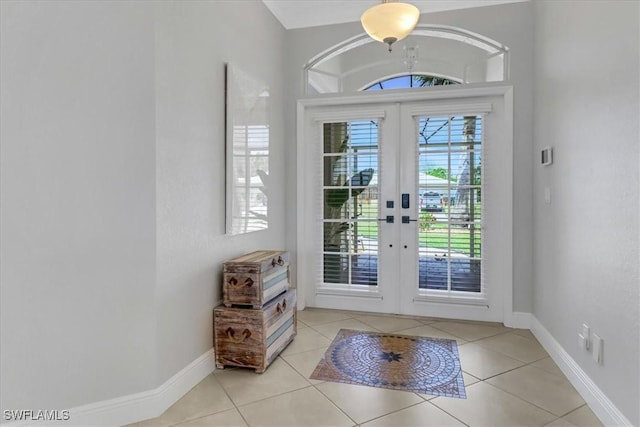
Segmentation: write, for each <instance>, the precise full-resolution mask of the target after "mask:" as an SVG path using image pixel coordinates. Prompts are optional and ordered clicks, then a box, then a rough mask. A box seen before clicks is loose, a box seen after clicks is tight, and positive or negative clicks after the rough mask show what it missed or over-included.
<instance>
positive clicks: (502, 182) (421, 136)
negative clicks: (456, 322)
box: [298, 96, 511, 321]
mask: <svg viewBox="0 0 640 427" xmlns="http://www.w3.org/2000/svg"><path fill="white" fill-rule="evenodd" d="M504 116H505V114H504V105H503V100H502V97H501V96H485V97H479V98H461V99H446V100H432V101H429V102H425V101H420V102H411V101H406V102H393V103H384V102H382V103H371V104H367V105H350V106H347V105H332V106H318V107H314V108H310V109H308V111H306V113H305V114H304V126H303V132H302V134H301V136H302V139H303V141H304V146H299V150H301V153H299V154H300V158H301V159H302V163H303V165H304V171H302V172H303V174H300V173H299V180H300V181H302V182H300V186H299V189H298V190H299V191H298V197H299V199H301V200H299V208H300V212H299V215H298V222H299V224H298V229H299V233H302V234H301V235H300V234H299V253H300V254H302V256H301V257H300V256H299V259H300V261H302V262H300V263H299V265H300V266H301V267H303V268H305V269H307V270H309V271H312V272H313V274H312V275H311V277H313V279H312V280H306V281H305V280H304V279H303V280H300V278H301V277H302V275H304V276H305V277H308V276H306V273H305V272H302V271H299V272H298V277H299V281H300V282H301V284H302V285H303V286H304V287H305V295H306V296H305V301H306V303H307V304H308V305H311V306H317V307H326V308H339V309H349V310H359V311H373V312H384V313H401V314H414V315H423V316H438V317H455V318H468V319H478V320H494V321H500V320H502V318H503V305H502V302H503V299H504V297H505V292H504V289H505V288H506V287H507V286H511V284H510V274H511V270H510V248H511V240H510V239H511V237H510V236H511V230H510V224H509V222H508V221H505V220H504V219H505V216H507V214H506V213H507V212H510V211H511V194H510V191H511V190H510V188H511V168H510V164H511V157H510V155H509V154H508V153H510V152H511V149H510V141H508V140H507V138H506V136H505V135H506V133H505V128H504V118H505V117H504ZM506 146H509V149H505V147H506ZM505 153H507V155H506V156H505ZM299 166H300V165H299ZM301 220H302V221H303V223H301ZM300 237H302V238H300ZM506 252H509V255H508V256H507V258H508V259H507V258H504V256H505V253H506ZM505 261H508V262H509V265H505Z"/></svg>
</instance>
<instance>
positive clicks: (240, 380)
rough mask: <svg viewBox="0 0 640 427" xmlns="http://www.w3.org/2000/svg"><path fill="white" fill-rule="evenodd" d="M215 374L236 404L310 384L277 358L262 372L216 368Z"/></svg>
mask: <svg viewBox="0 0 640 427" xmlns="http://www.w3.org/2000/svg"><path fill="white" fill-rule="evenodd" d="M215 375H216V377H217V378H218V381H219V382H220V384H221V385H222V387H224V389H225V391H226V392H227V394H228V395H229V397H231V400H233V402H234V403H235V404H236V405H244V404H246V403H249V402H255V401H256V400H260V399H265V398H267V397H271V396H275V395H278V394H282V393H286V392H288V391H292V390H297V389H300V388H303V387H307V386H309V385H310V383H309V381H307V380H306V379H305V378H304V377H303V376H302V375H300V374H299V373H298V372H296V370H295V369H293V368H292V367H291V366H289V365H288V364H287V363H285V361H284V360H281V359H280V358H277V359H276V360H274V362H273V363H272V364H271V365H270V366H269V367H268V368H267V370H266V371H265V372H264V373H263V374H256V373H255V372H254V371H253V370H252V369H233V370H216V371H215Z"/></svg>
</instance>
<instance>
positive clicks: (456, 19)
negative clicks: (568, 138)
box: [286, 2, 533, 312]
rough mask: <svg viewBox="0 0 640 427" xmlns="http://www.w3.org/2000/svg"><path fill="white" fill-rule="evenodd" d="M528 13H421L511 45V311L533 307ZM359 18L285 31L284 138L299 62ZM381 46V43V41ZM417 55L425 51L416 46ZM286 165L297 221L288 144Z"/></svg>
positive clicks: (352, 29) (290, 210) (424, 19)
mask: <svg viewBox="0 0 640 427" xmlns="http://www.w3.org/2000/svg"><path fill="white" fill-rule="evenodd" d="M532 15H533V13H532V6H531V3H529V2H526V3H515V4H506V5H499V6H488V7H478V8H473V9H466V10H456V11H448V12H440V13H432V14H427V15H422V16H421V18H420V22H421V23H430V24H436V25H450V26H454V27H460V28H464V29H467V30H470V31H473V32H476V33H479V34H482V35H484V36H486V37H489V38H491V39H493V40H496V41H499V42H501V43H503V44H505V45H506V46H508V47H509V48H510V49H511V52H510V55H511V64H512V66H511V80H510V82H508V83H509V84H512V85H513V86H514V115H515V116H514V126H515V134H514V159H513V169H514V191H513V202H514V227H513V240H514V242H513V247H514V253H513V259H514V274H513V276H514V277H513V280H514V295H513V307H514V311H520V312H531V310H532V307H533V306H532V281H531V277H532V274H533V271H532V263H531V259H532V251H533V246H532V238H533V225H532V224H533V215H532V201H531V198H532V189H531V180H532V166H531V165H532V163H533V160H532V136H531V135H532V123H531V117H532V96H533V92H532V68H533V63H532V56H533V55H532V43H533V21H532V19H533V16H532ZM363 32H364V31H363V29H362V26H361V25H360V23H350V24H340V25H328V26H322V27H313V28H306V29H298V30H290V31H289V32H288V33H287V44H288V48H287V57H288V61H287V63H288V66H287V70H286V72H287V75H288V78H287V81H288V82H289V86H287V88H286V90H287V95H288V97H289V98H290V99H291V100H292V102H291V103H290V104H289V105H287V108H288V109H287V111H286V117H287V120H290V122H288V126H287V132H288V134H287V139H290V140H292V141H295V136H294V135H295V104H294V103H293V100H295V99H298V98H301V97H304V95H303V94H304V92H303V88H304V83H303V81H302V76H303V73H302V67H303V66H304V64H305V63H306V62H307V61H308V60H309V59H310V58H312V57H314V56H315V55H317V54H318V53H320V52H322V51H324V50H326V49H328V48H329V47H331V46H333V45H335V44H337V43H339V42H341V41H343V40H346V39H347V38H350V37H353V36H356V35H358V34H361V33H363ZM379 47H380V49H383V50H384V49H385V48H384V46H383V45H382V44H380V45H379ZM385 52H386V50H385ZM420 55H426V53H423V52H420ZM288 160H289V161H288V164H289V165H291V166H290V167H289V168H288V169H287V196H288V199H287V224H289V227H290V228H292V229H295V224H296V192H295V191H296V190H295V189H296V179H295V177H296V168H295V164H296V149H295V145H292V146H291V147H290V150H289V153H288ZM288 236H289V237H288V239H287V246H288V247H290V248H295V243H296V242H295V234H292V233H290V234H288Z"/></svg>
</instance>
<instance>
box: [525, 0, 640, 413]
mask: <svg viewBox="0 0 640 427" xmlns="http://www.w3.org/2000/svg"><path fill="white" fill-rule="evenodd" d="M577 17H579V19H576V18H577ZM638 18H639V13H638V2H621V1H618V2H610V1H601V2H600V1H598V2H596V1H591V2H575V1H553V2H552V1H540V2H536V3H535V22H536V25H535V74H534V75H535V94H536V96H535V132H534V137H535V147H536V153H538V152H539V149H541V148H542V147H544V146H548V145H550V146H553V147H554V164H553V165H552V166H549V167H542V166H539V165H536V166H535V169H534V176H535V182H534V208H535V214H534V217H535V225H534V229H535V230H536V233H535V244H534V247H535V257H534V260H535V267H536V268H535V276H534V277H535V278H534V280H535V287H534V296H535V301H534V314H535V316H536V318H537V319H538V320H539V321H540V322H541V323H542V324H543V325H544V327H545V328H546V329H547V330H548V331H549V332H550V333H551V334H552V335H553V336H554V338H555V339H556V340H557V341H558V342H559V343H560V344H561V345H562V346H563V347H564V349H565V350H566V351H567V352H568V353H569V354H570V355H571V357H572V358H573V359H574V360H575V361H576V362H577V363H578V364H579V365H580V367H581V368H582V369H583V370H584V371H585V372H586V373H587V374H588V375H589V377H590V378H591V379H592V380H593V381H594V382H595V383H596V384H597V385H598V387H599V388H600V389H601V390H602V391H603V392H604V393H605V394H606V395H607V397H609V399H610V400H611V401H612V402H613V403H614V404H615V405H616V406H617V407H618V409H620V410H621V411H622V412H623V413H624V414H625V416H626V417H627V418H628V419H629V420H630V421H631V422H632V423H633V424H634V425H639V424H640V414H639V412H638V410H639V409H638V402H639V401H640V393H639V391H638V386H639V385H638V384H639V378H640V372H639V365H640V362H638V361H639V360H640V353H639V348H640V340H639V332H638V331H639V330H640V319H639V314H638V312H639V310H640V300H639V288H640V280H639V276H638V271H639V270H638V264H639V255H640V254H639V250H638V246H639V239H638V233H639V228H638V225H639V224H638V223H639V217H640V215H639V210H638V207H639V198H638V196H639V191H640V189H639V184H638V171H639V169H640V168H639V157H638V155H639V140H640V139H639V138H640V135H639V129H638V121H639V113H640V111H639V106H638V98H639V81H638V79H639V77H638V76H639V71H640V70H639V68H638V63H639V60H640V58H639V52H640V45H639V33H638V26H639V22H640V20H639V19H638ZM545 187H548V188H550V189H551V204H545V203H544V198H543V194H544V193H543V192H544V188H545ZM583 322H584V323H587V324H588V325H589V326H590V327H591V329H592V331H593V332H595V333H597V334H598V335H600V336H601V337H602V338H604V342H605V358H604V365H603V366H598V365H597V364H595V363H594V361H593V360H592V359H591V354H590V353H587V352H585V351H583V350H580V349H579V348H578V344H577V343H578V340H577V335H578V332H579V331H580V327H581V324H582V323H583Z"/></svg>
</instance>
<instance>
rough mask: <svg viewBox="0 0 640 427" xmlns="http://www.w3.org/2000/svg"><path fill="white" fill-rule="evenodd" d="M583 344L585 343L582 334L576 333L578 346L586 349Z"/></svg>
mask: <svg viewBox="0 0 640 427" xmlns="http://www.w3.org/2000/svg"><path fill="white" fill-rule="evenodd" d="M585 345H586V340H585V339H584V335H582V334H578V347H580V348H582V349H584V350H586V349H587V348H586V347H585Z"/></svg>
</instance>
